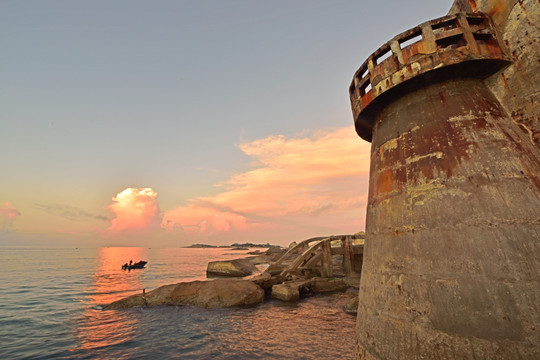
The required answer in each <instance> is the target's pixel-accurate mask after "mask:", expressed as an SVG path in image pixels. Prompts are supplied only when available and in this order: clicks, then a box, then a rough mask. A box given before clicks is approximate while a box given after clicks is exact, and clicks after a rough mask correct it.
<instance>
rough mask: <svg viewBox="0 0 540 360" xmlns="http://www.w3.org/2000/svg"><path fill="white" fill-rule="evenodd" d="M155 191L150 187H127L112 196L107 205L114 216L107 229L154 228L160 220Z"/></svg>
mask: <svg viewBox="0 0 540 360" xmlns="http://www.w3.org/2000/svg"><path fill="white" fill-rule="evenodd" d="M157 196H158V194H157V192H155V191H154V190H153V189H151V188H141V189H138V188H127V189H125V190H124V191H122V192H120V193H119V194H117V195H116V196H115V197H113V198H112V200H113V203H112V204H110V205H109V206H108V208H109V210H110V211H111V212H112V213H113V214H114V215H115V216H116V217H115V218H114V219H112V220H111V225H110V226H109V228H108V229H107V230H109V231H122V230H128V229H150V228H155V227H156V226H157V225H158V224H159V221H160V211H159V205H158V202H157V200H156V199H157Z"/></svg>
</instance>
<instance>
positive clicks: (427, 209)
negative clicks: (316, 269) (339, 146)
mask: <svg viewBox="0 0 540 360" xmlns="http://www.w3.org/2000/svg"><path fill="white" fill-rule="evenodd" d="M373 132H374V133H373V143H372V159H371V175H370V193H369V204H368V212H367V228H366V235H367V241H366V247H365V253H364V267H363V269H362V279H361V286H360V303H359V310H358V319H357V330H358V334H359V356H360V358H366V359H370V358H375V359H410V358H425V359H457V358H470V359H500V358H505V359H514V358H528V359H536V358H537V357H538V356H539V355H540V348H539V344H540V337H539V331H538V330H537V329H538V325H539V324H538V319H539V318H540V316H539V309H538V306H537V305H535V304H538V303H539V301H540V287H539V281H538V280H539V279H538V273H539V269H540V263H539V261H540V247H539V244H538V239H539V238H540V224H539V219H538V216H539V214H540V179H539V176H540V161H539V158H538V157H537V153H536V149H535V148H534V146H533V145H532V144H531V143H528V142H527V141H526V139H525V138H524V136H523V134H522V133H521V132H520V131H519V129H518V127H517V126H516V125H515V123H513V122H512V120H511V119H510V118H509V117H508V116H507V115H506V113H505V111H504V109H502V107H501V106H500V104H499V103H498V101H497V99H496V98H495V97H494V96H493V94H492V93H491V92H490V91H489V89H488V88H487V87H486V86H485V84H484V83H483V82H482V81H481V80H480V79H458V80H447V81H445V82H443V83H438V84H434V85H431V86H428V87H426V88H422V89H419V90H416V91H414V92H411V93H409V94H407V95H405V96H403V97H401V98H399V99H397V100H396V101H395V102H393V103H392V104H390V105H388V106H387V107H386V108H385V109H384V110H383V111H382V112H381V113H380V114H379V116H378V118H377V122H376V126H375V128H374V131H373ZM396 134H399V135H398V136H396Z"/></svg>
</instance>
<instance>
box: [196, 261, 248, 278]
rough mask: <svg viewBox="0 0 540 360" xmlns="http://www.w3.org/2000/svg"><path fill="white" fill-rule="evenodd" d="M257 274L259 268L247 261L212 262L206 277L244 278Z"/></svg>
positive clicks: (207, 269) (209, 264)
mask: <svg viewBox="0 0 540 360" xmlns="http://www.w3.org/2000/svg"><path fill="white" fill-rule="evenodd" d="M256 272H258V270H257V267H255V265H253V264H252V263H251V262H249V261H248V260H246V259H235V260H226V261H211V262H209V263H208V266H207V268H206V276H230V277H243V276H248V275H253V274H255V273H256Z"/></svg>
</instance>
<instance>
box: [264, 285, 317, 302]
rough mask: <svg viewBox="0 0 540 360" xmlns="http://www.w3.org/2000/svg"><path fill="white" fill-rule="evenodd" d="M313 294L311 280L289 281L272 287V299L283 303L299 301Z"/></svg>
mask: <svg viewBox="0 0 540 360" xmlns="http://www.w3.org/2000/svg"><path fill="white" fill-rule="evenodd" d="M311 292H312V291H311V280H295V281H287V282H284V283H282V284H277V285H274V286H272V298H273V299H278V300H281V301H289V302H290V301H298V300H299V299H300V297H301V296H304V295H307V294H310V293H311Z"/></svg>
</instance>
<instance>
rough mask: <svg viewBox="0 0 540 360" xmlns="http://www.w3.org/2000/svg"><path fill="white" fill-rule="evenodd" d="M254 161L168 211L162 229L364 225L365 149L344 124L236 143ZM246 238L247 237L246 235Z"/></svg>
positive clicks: (336, 228) (355, 227)
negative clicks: (211, 191)
mask: <svg viewBox="0 0 540 360" xmlns="http://www.w3.org/2000/svg"><path fill="white" fill-rule="evenodd" d="M239 148H240V149H241V150H242V151H243V152H244V153H245V154H246V155H248V156H250V157H251V158H252V159H253V160H254V164H257V166H256V167H255V168H253V169H252V170H249V171H246V172H243V173H240V174H236V175H234V176H232V177H231V178H230V179H229V180H228V181H226V182H224V183H222V184H218V185H219V186H220V188H221V189H222V191H221V192H220V193H218V194H216V195H213V196H206V197H200V198H197V199H192V200H191V201H190V202H189V204H188V205H187V206H183V207H179V208H176V209H174V210H171V211H168V212H166V213H165V214H164V216H163V221H162V227H164V228H166V229H169V230H182V231H184V232H198V233H205V232H231V231H234V230H239V231H244V232H246V231H248V230H259V231H260V230H261V229H263V230H268V229H272V231H274V232H279V230H280V229H281V230H282V231H291V229H292V228H301V229H303V230H302V231H304V232H306V234H307V232H309V231H313V232H317V231H328V232H334V231H336V232H340V231H341V232H353V231H354V232H356V231H359V230H361V229H362V228H363V226H364V223H363V221H364V219H363V217H364V213H365V203H366V199H367V183H368V175H369V157H370V155H369V154H370V148H369V144H368V143H366V142H363V141H361V140H360V139H359V138H358V136H357V135H356V133H355V131H354V129H353V128H352V127H346V128H340V129H336V130H333V131H319V132H316V133H312V134H309V135H307V136H303V137H296V138H287V137H285V136H282V135H280V136H270V137H267V138H264V139H259V140H255V141H251V142H246V143H243V144H240V145H239ZM251 233H253V232H251Z"/></svg>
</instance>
